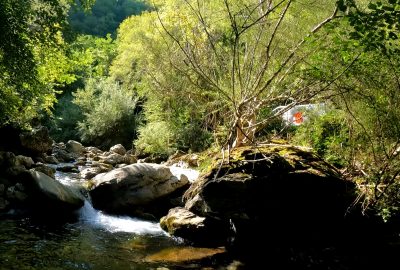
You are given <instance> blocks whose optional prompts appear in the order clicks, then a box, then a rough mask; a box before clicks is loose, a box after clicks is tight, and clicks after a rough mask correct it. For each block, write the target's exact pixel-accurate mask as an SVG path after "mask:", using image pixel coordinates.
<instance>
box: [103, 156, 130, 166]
mask: <svg viewBox="0 0 400 270" xmlns="http://www.w3.org/2000/svg"><path fill="white" fill-rule="evenodd" d="M100 161H102V162H103V163H106V164H110V165H113V166H115V165H117V164H122V163H124V161H125V158H124V156H121V155H120V154H117V153H112V154H109V155H108V156H105V157H102V158H101V159H100Z"/></svg>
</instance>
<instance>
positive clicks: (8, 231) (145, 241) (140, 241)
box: [0, 172, 223, 270]
mask: <svg viewBox="0 0 400 270" xmlns="http://www.w3.org/2000/svg"><path fill="white" fill-rule="evenodd" d="M56 178H58V180H59V181H61V182H62V183H64V184H68V185H76V184H79V181H77V177H76V175H74V174H71V173H60V172H57V174H56ZM219 253H223V250H221V249H196V248H192V247H190V246H187V245H185V244H184V243H183V242H182V241H181V240H179V239H175V238H172V237H170V236H169V235H168V234H166V233H165V232H164V231H163V230H162V229H161V228H160V226H159V224H158V223H154V222H148V221H144V220H140V219H136V218H132V217H117V216H110V215H107V214H104V213H102V212H100V211H97V210H95V209H93V207H92V206H91V204H90V202H89V201H86V202H85V205H84V207H82V208H81V209H80V210H79V211H78V212H77V219H76V220H73V221H70V222H67V223H65V222H64V223H61V224H60V223H55V222H52V219H51V217H48V220H38V219H35V218H33V217H26V216H25V215H18V214H17V213H10V214H7V215H3V216H0V269H1V270H2V269H18V270H20V269H113V270H118V269H138V270H140V269H157V270H166V269H202V268H203V267H208V268H204V269H217V268H218V269H220V268H219V266H220V265H217V263H216V262H215V261H214V259H205V260H202V261H201V265H200V264H198V263H195V262H193V260H192V259H191V256H192V257H193V258H195V259H199V258H206V257H209V256H210V255H214V254H219ZM179 254H182V255H181V257H180V256H178V255H179ZM177 256H178V257H177ZM182 256H183V257H182ZM202 256H203V257H202ZM214 267H215V268H214Z"/></svg>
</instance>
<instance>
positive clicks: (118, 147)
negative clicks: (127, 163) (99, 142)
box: [110, 144, 126, 156]
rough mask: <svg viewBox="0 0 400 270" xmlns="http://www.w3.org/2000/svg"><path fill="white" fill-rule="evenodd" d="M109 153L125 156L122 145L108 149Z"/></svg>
mask: <svg viewBox="0 0 400 270" xmlns="http://www.w3.org/2000/svg"><path fill="white" fill-rule="evenodd" d="M110 152H113V153H117V154H120V155H121V156H123V155H125V154H126V149H125V147H124V146H123V145H122V144H116V145H114V146H113V147H111V148H110Z"/></svg>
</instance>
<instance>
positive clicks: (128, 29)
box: [0, 0, 400, 218]
mask: <svg viewBox="0 0 400 270" xmlns="http://www.w3.org/2000/svg"><path fill="white" fill-rule="evenodd" d="M399 18H400V1H399V0H385V1H368V0H339V1H336V0H329V1H313V0H283V1H272V0H265V1H256V0H246V1H242V0H241V1H239V0H230V1H228V0H221V1H208V0H195V1H194V0H193V1H192V0H166V1H158V0H157V1H148V2H146V1H138V0H120V1H112V0H97V1H79V2H75V1H72V0H70V1H54V0H38V1H22V0H18V1H11V0H0V35H1V37H2V39H1V41H0V73H1V76H0V123H1V126H2V127H5V126H14V127H18V128H24V129H29V128H31V127H32V126H33V125H34V124H37V123H38V122H40V123H41V124H43V125H46V126H47V127H48V128H49V129H50V131H51V134H52V137H53V138H54V139H55V140H56V141H66V140H68V139H76V140H80V141H82V142H83V143H85V144H93V145H97V146H99V147H102V148H108V147H109V146H111V145H114V144H116V143H122V144H124V145H125V146H126V147H133V148H134V150H135V151H136V152H137V153H139V154H141V155H143V154H145V155H164V156H167V155H170V154H172V153H174V152H175V151H176V150H183V151H185V152H200V151H204V150H207V149H232V148H235V147H239V146H242V145H249V144H257V143H260V142H267V141H271V140H275V141H276V140H285V141H286V142H287V143H292V144H297V145H302V146H306V147H312V148H313V149H314V151H315V152H317V153H318V154H319V155H321V156H323V157H324V158H325V159H326V160H327V161H328V162H330V163H332V164H334V165H336V166H337V167H338V168H339V169H340V170H341V171H342V173H343V174H344V175H345V176H348V177H349V178H351V179H353V180H355V181H356V182H357V184H358V185H360V186H362V188H363V190H364V191H365V193H364V195H365V204H364V206H365V207H367V206H374V207H377V208H378V209H380V213H381V214H382V216H383V217H384V218H387V217H389V216H390V215H391V214H392V213H394V212H396V211H397V209H398V207H399V203H398V199H399V198H398V192H397V190H398V187H399V181H398V180H399V179H398V177H399V174H400V169H399V168H400V156H399V153H400V124H399V123H400V111H399V110H398V108H399V105H400V91H399V90H400V77H399V72H400V68H399V67H400V66H399V61H400V58H399V57H400V56H399V55H400V54H399V49H400V43H399V27H400V25H399ZM305 104H322V105H323V107H324V110H323V113H321V112H318V113H316V112H315V111H314V113H313V111H312V110H311V111H308V112H307V111H306V112H302V113H304V114H305V115H306V116H307V121H304V123H302V124H301V125H299V126H296V125H292V124H290V123H289V124H288V123H287V122H285V121H283V120H282V115H285V113H286V112H288V111H289V110H291V109H293V108H296V106H298V105H305ZM279 106H281V107H279ZM278 107H279V108H281V109H276V108H278Z"/></svg>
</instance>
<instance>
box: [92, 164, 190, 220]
mask: <svg viewBox="0 0 400 270" xmlns="http://www.w3.org/2000/svg"><path fill="white" fill-rule="evenodd" d="M93 182H94V188H93V189H92V190H91V191H90V195H91V198H92V202H93V206H94V207H95V208H98V209H102V210H105V211H108V212H114V213H126V214H131V213H133V212H135V209H137V208H140V209H145V211H146V210H149V211H150V209H149V208H147V205H151V204H153V203H154V202H156V201H158V200H161V199H162V198H164V197H166V196H169V195H171V194H174V193H175V192H176V191H178V190H179V189H181V188H183V187H185V186H187V185H188V183H189V181H188V179H187V177H186V176H183V175H182V176H181V177H180V178H179V179H178V178H177V177H175V176H174V175H173V174H172V173H171V171H170V169H169V168H168V167H166V166H163V165H158V164H149V163H140V164H139V163H137V164H132V165H128V166H125V167H123V168H119V169H114V170H112V171H110V172H108V173H103V174H99V175H97V176H96V177H95V178H94V179H93ZM163 204H165V201H164V202H163ZM152 206H154V205H152ZM162 206H163V205H160V206H159V207H162ZM143 207H144V208H143ZM146 208H147V209H146ZM152 208H153V209H154V207H152ZM150 212H151V211H150Z"/></svg>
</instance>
